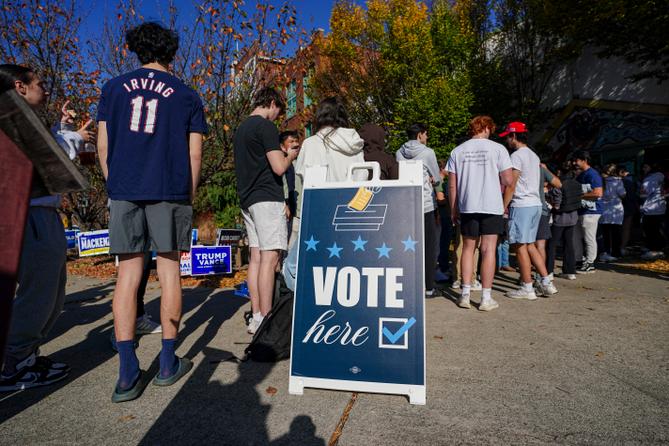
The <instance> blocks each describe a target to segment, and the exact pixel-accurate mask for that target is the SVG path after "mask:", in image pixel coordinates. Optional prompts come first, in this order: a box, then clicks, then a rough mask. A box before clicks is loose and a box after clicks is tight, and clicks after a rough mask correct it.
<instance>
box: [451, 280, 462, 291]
mask: <svg viewBox="0 0 669 446" xmlns="http://www.w3.org/2000/svg"><path fill="white" fill-rule="evenodd" d="M460 285H461V284H460V281H459V280H456V281H455V282H453V283H452V284H451V288H452V289H454V290H459V289H460Z"/></svg>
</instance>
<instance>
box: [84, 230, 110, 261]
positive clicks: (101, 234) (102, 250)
mask: <svg viewBox="0 0 669 446" xmlns="http://www.w3.org/2000/svg"><path fill="white" fill-rule="evenodd" d="M77 245H78V247H79V257H87V256H97V255H102V254H109V229H101V230H99V231H91V232H80V233H79V234H78V235H77Z"/></svg>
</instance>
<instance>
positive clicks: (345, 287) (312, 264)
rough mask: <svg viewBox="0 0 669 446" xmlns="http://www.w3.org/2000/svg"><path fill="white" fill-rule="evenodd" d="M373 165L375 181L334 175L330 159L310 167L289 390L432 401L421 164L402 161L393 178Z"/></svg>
mask: <svg viewBox="0 0 669 446" xmlns="http://www.w3.org/2000/svg"><path fill="white" fill-rule="evenodd" d="M372 164H373V165H375V166H376V169H375V172H374V175H375V177H374V178H376V180H372V181H370V182H353V181H351V180H349V181H346V182H342V183H325V182H324V179H325V172H326V171H325V168H323V167H315V168H310V169H308V170H307V173H306V175H305V182H304V183H305V188H304V195H303V203H302V220H301V226H300V237H299V244H300V245H299V251H298V268H297V282H296V288H295V302H294V316H293V336H292V351H291V370H290V384H289V391H290V393H292V394H302V392H303V388H304V387H319V388H327V389H339V390H350V391H362V392H378V393H394V394H404V395H408V396H409V400H410V402H411V403H412V404H425V325H424V321H425V314H424V305H423V300H424V296H425V289H424V279H423V277H424V275H423V256H424V254H423V198H422V183H423V181H422V180H423V179H422V163H420V162H408V163H400V179H399V180H394V181H379V180H378V165H377V164H376V163H372ZM349 178H351V176H350V172H349Z"/></svg>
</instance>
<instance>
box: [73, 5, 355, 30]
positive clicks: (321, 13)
mask: <svg viewBox="0 0 669 446" xmlns="http://www.w3.org/2000/svg"><path fill="white" fill-rule="evenodd" d="M357 1H358V3H364V1H363V0H357ZM138 3H139V8H138V9H139V12H140V14H141V15H142V16H144V18H145V19H146V20H156V21H160V20H161V19H162V17H165V16H167V5H168V4H169V2H168V1H166V0H141V1H138ZM271 3H273V4H275V5H280V4H281V3H283V2H282V1H281V0H271ZM334 3H335V0H293V4H294V5H295V7H296V9H297V12H298V22H299V25H300V27H301V28H304V29H305V30H306V31H311V30H314V29H316V28H323V29H324V30H325V31H326V32H327V31H328V30H329V20H330V11H331V10H332V6H333V5H334ZM86 4H87V6H90V8H91V9H90V10H89V12H88V15H87V16H86V18H85V20H84V22H83V24H82V27H81V37H82V39H83V40H86V39H90V38H91V37H94V36H96V35H97V34H98V32H99V27H100V24H101V23H102V20H103V18H104V17H105V16H106V17H110V18H111V17H114V16H115V15H116V6H117V5H118V0H92V1H90V3H89V2H86ZM175 4H176V6H177V10H178V12H179V22H180V24H187V23H188V22H189V21H191V20H193V18H194V15H195V7H194V6H193V4H194V1H193V0H175ZM255 4H256V0H246V7H247V8H249V9H254V8H255Z"/></svg>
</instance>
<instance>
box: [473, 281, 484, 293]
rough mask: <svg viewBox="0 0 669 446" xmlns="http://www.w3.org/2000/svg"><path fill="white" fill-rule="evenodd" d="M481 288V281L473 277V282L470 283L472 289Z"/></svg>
mask: <svg viewBox="0 0 669 446" xmlns="http://www.w3.org/2000/svg"><path fill="white" fill-rule="evenodd" d="M482 289H483V285H481V282H479V281H478V280H476V279H474V283H472V291H481V290H482Z"/></svg>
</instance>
